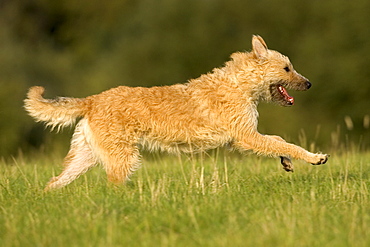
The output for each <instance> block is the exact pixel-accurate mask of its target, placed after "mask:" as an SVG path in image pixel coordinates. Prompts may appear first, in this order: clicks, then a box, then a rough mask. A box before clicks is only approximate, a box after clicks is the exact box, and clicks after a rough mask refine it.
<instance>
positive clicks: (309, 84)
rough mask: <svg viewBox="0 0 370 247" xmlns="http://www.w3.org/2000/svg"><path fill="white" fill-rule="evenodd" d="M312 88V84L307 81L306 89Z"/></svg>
mask: <svg viewBox="0 0 370 247" xmlns="http://www.w3.org/2000/svg"><path fill="white" fill-rule="evenodd" d="M311 86H312V84H311V82H309V81H306V87H307V89H309V88H310V87H311Z"/></svg>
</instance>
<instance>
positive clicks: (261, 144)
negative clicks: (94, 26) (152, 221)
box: [25, 36, 328, 189]
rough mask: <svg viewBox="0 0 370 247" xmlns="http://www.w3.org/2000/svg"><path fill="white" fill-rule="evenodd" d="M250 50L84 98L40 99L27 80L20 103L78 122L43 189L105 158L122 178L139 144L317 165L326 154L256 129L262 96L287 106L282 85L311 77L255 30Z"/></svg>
mask: <svg viewBox="0 0 370 247" xmlns="http://www.w3.org/2000/svg"><path fill="white" fill-rule="evenodd" d="M252 47H253V50H252V51H251V52H237V53H234V54H232V55H231V60H230V61H228V62H226V64H225V66H224V67H222V68H216V69H214V70H213V71H212V72H211V73H208V74H205V75H202V76H200V77H199V78H197V79H193V80H190V81H189V82H188V83H186V84H178V85H172V86H163V87H151V88H144V87H126V86H120V87H117V88H113V89H110V90H108V91H105V92H103V93H101V94H98V95H93V96H90V97H87V98H84V99H76V98H56V99H55V100H49V99H44V98H43V97H42V94H43V93H44V88H42V87H32V88H30V90H29V92H28V98H27V99H26V100H25V108H26V110H27V111H28V113H29V114H30V115H31V116H32V117H34V118H35V119H36V121H43V122H46V123H47V125H49V126H51V127H52V128H56V127H57V128H58V129H59V128H61V127H65V126H68V125H73V124H74V123H75V121H76V119H80V118H81V120H80V121H79V122H78V124H77V126H76V129H75V132H74V134H73V138H72V142H71V148H70V151H69V153H68V155H67V157H66V158H65V161H64V165H65V168H64V170H63V172H62V173H61V174H60V175H59V176H57V177H55V178H53V179H52V180H51V181H50V182H49V184H48V186H47V189H54V188H60V187H63V186H65V185H67V184H69V183H71V182H72V181H73V180H74V179H76V178H77V177H78V176H80V175H81V174H83V173H85V172H86V171H87V170H88V169H89V168H91V167H92V166H94V165H95V164H96V163H102V164H103V166H104V168H105V170H106V172H107V175H108V178H109V180H110V181H112V182H114V183H122V182H124V181H125V179H126V178H127V177H128V176H129V175H130V174H131V173H132V172H133V171H134V170H135V169H136V168H137V166H138V164H139V161H140V154H139V147H144V148H147V149H149V150H157V149H160V150H166V151H169V152H172V153H178V152H194V151H204V150H207V149H211V148H216V147H219V146H223V145H230V146H232V147H234V148H236V149H239V150H253V151H254V152H255V153H258V154H263V155H268V156H280V157H281V163H282V164H283V166H284V169H285V170H287V171H292V170H293V166H292V163H291V161H290V158H295V159H302V160H305V161H307V162H308V163H312V164H314V165H319V164H324V163H325V162H326V161H327V159H328V156H327V155H325V154H314V153H310V152H308V151H306V150H305V149H303V148H301V147H299V146H296V145H293V144H290V143H287V142H285V141H284V140H283V139H282V138H281V137H278V136H268V135H262V134H260V133H258V131H257V118H258V112H257V105H258V102H259V101H260V100H265V101H272V102H277V103H279V104H280V105H283V106H288V105H292V104H293V103H294V99H293V97H291V96H290V95H289V94H288V93H287V90H286V88H288V89H289V88H290V89H294V90H307V89H308V88H310V86H311V83H310V82H309V81H308V80H307V79H306V78H305V77H303V76H302V75H300V74H298V73H297V72H296V71H295V70H294V69H293V66H292V64H291V63H290V61H289V59H288V58H287V57H286V56H284V55H282V54H280V53H279V52H276V51H273V50H269V49H268V48H267V46H266V43H265V42H264V40H263V39H262V38H261V37H260V36H253V38H252Z"/></svg>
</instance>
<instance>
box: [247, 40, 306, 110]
mask: <svg viewBox="0 0 370 247" xmlns="http://www.w3.org/2000/svg"><path fill="white" fill-rule="evenodd" d="M252 47H253V50H252V52H251V53H252V54H253V58H254V60H255V62H256V64H257V66H258V68H259V69H258V71H259V73H260V77H259V80H260V81H259V82H258V83H259V85H258V88H259V89H260V92H259V93H260V97H261V98H262V99H265V100H267V101H273V102H276V103H278V104H280V105H283V106H290V105H293V104H294V98H293V97H292V96H290V95H289V94H288V91H287V89H293V90H298V91H303V90H307V89H309V88H310V87H311V83H310V82H309V81H308V80H307V79H306V78H305V77H304V76H302V75H300V74H299V73H297V72H296V71H295V70H294V68H293V65H292V64H291V62H290V61H289V58H288V57H286V56H284V55H282V54H281V53H279V52H277V51H273V50H269V49H268V48H267V45H266V43H265V41H264V40H263V39H262V37H260V36H253V38H252Z"/></svg>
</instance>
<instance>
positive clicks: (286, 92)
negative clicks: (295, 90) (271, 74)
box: [279, 86, 294, 105]
mask: <svg viewBox="0 0 370 247" xmlns="http://www.w3.org/2000/svg"><path fill="white" fill-rule="evenodd" d="M279 91H280V93H281V95H283V96H284V98H285V100H286V101H287V102H288V104H290V105H293V104H294V98H293V97H292V96H290V95H289V94H288V91H287V90H286V89H285V87H283V86H279Z"/></svg>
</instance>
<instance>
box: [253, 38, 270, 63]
mask: <svg viewBox="0 0 370 247" xmlns="http://www.w3.org/2000/svg"><path fill="white" fill-rule="evenodd" d="M252 48H253V53H254V55H255V56H256V57H257V58H259V59H267V53H268V48H267V45H266V43H265V41H264V40H263V39H262V37H261V36H259V35H253V38H252Z"/></svg>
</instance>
